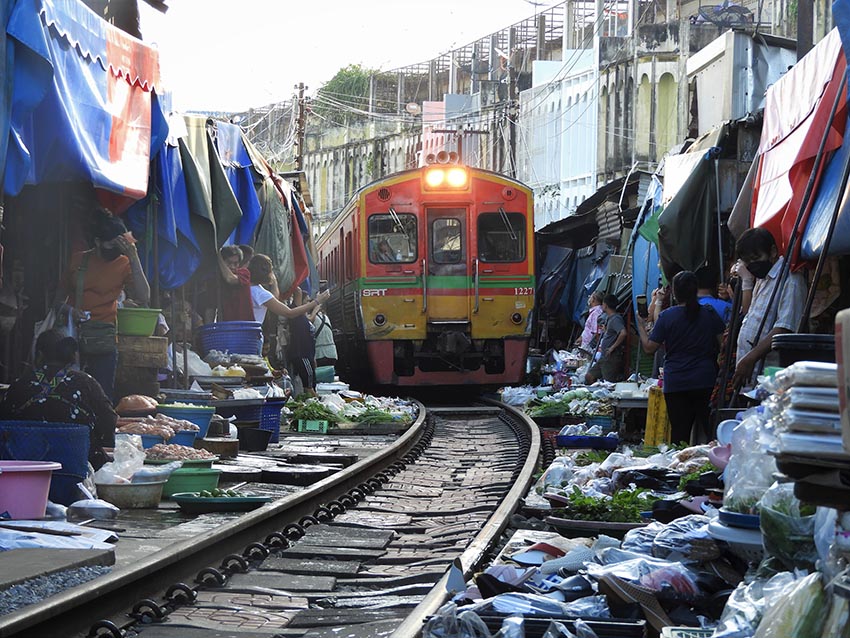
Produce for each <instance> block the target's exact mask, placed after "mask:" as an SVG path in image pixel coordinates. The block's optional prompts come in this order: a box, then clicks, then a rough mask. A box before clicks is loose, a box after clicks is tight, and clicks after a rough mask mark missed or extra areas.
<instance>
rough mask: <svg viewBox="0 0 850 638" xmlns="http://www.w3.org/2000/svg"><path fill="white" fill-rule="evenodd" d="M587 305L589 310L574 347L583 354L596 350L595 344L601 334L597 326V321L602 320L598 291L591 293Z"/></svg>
mask: <svg viewBox="0 0 850 638" xmlns="http://www.w3.org/2000/svg"><path fill="white" fill-rule="evenodd" d="M587 305H588V308H590V310H589V311H588V313H587V320H586V321H585V322H584V330H582V332H581V336H580V337H579V338H578V340H577V341H576V345H577V346H578V347H579V348H581V349H582V350H584V351H585V352H593V351H594V350H596V343H597V341H598V339H599V334H600V333H601V332H602V330H601V328H600V326H599V320H600V319H601V318H602V293H601V292H599V291H598V290H595V291H593V292H592V293H591V294H590V297H588V299H587Z"/></svg>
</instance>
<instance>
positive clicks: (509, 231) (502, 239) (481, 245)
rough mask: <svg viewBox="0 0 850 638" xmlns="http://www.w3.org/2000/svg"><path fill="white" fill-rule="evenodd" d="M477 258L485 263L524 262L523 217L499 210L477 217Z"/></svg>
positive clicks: (520, 214) (519, 214)
mask: <svg viewBox="0 0 850 638" xmlns="http://www.w3.org/2000/svg"><path fill="white" fill-rule="evenodd" d="M478 258H479V259H480V260H481V261H485V262H517V261H524V260H525V216H524V215H523V214H522V213H508V212H505V211H504V210H502V209H500V210H499V212H497V213H482V214H481V215H479V217H478Z"/></svg>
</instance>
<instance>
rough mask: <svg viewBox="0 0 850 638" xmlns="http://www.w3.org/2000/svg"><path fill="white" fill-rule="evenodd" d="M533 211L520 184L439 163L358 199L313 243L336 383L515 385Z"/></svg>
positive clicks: (528, 311) (527, 313)
mask: <svg viewBox="0 0 850 638" xmlns="http://www.w3.org/2000/svg"><path fill="white" fill-rule="evenodd" d="M533 210H534V205H533V199H532V191H531V189H529V188H528V187H527V186H525V185H523V184H521V183H520V182H518V181H516V180H514V179H512V178H509V177H505V176H503V175H499V174H497V173H493V172H491V171H486V170H482V169H477V168H470V167H467V166H462V165H459V164H453V163H448V162H445V163H435V164H431V165H429V166H425V167H422V168H418V169H414V170H408V171H404V172H402V173H397V174H395V175H391V176H388V177H386V178H384V179H381V180H379V181H376V182H373V183H371V184H369V185H368V186H366V187H364V188H363V189H361V190H360V191H359V192H357V193H356V194H355V196H354V197H353V198H352V200H351V201H350V202H349V203H348V204H347V205H346V207H345V209H344V210H343V211H342V212H341V213H340V214H339V216H338V217H337V218H336V219H335V220H334V222H333V223H332V224H331V226H330V228H329V229H328V230H327V231H326V232H325V233H324V234H323V235H322V237H321V238H320V239H319V242H318V244H317V246H318V253H319V271H320V273H321V275H322V278H323V279H327V280H328V284H329V286H330V287H331V298H330V300H329V302H328V314H329V315H330V318H331V323H332V325H333V327H334V333H335V335H336V343H337V349H338V351H339V364H338V367H339V369H340V373H341V374H342V376H343V378H346V379H349V380H362V381H365V380H371V381H372V382H374V383H378V384H390V385H460V384H507V383H513V382H517V381H520V380H521V379H522V376H523V373H524V371H525V362H526V355H527V352H528V340H529V335H530V332H531V325H532V312H533V310H534V290H535V282H534V227H533V224H534V214H533Z"/></svg>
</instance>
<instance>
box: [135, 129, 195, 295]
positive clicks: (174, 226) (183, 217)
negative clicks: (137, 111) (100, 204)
mask: <svg viewBox="0 0 850 638" xmlns="http://www.w3.org/2000/svg"><path fill="white" fill-rule="evenodd" d="M151 170H152V172H153V173H154V178H153V184H154V189H155V192H156V200H157V211H156V214H155V216H154V214H153V211H152V205H151V200H150V198H149V197H148V198H145V199H144V200H142V201H141V202H139V203H137V204H135V205H134V206H133V207H132V208H130V210H129V211H127V214H126V219H127V227H128V228H129V229H130V230H132V231H133V234H134V236H135V237H136V238H138V239H139V240H140V247H139V253H140V255H141V256H142V265H143V266H144V267H145V272H146V274H147V276H148V279H149V280H153V270H154V267H156V268H158V270H159V285H160V287H161V288H163V289H166V290H171V289H174V288H178V287H180V286H182V285H183V284H185V283H186V282H187V281H188V280H189V278H190V277H191V276H192V275H193V274H194V273H195V271H196V270H197V269H198V267H199V266H200V264H201V249H200V246H199V245H198V242H197V241H196V239H195V234H194V232H193V231H192V225H191V222H190V209H189V198H188V193H187V190H186V181H185V178H184V172H183V163H182V159H181V156H180V151H179V149H178V148H177V147H174V146H168V145H166V146H163V148H162V151H161V152H160V153H159V154H158V155H157V156H156V158H155V159H154V162H153V163H152V165H151ZM154 218H155V219H156V222H157V228H156V232H157V234H158V235H159V245H158V253H159V263H158V264H156V265H155V264H154V263H153V246H152V237H150V236H149V232H148V224H149V223H151V225H152V221H153V219H154Z"/></svg>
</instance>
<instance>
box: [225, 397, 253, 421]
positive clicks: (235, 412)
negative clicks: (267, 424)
mask: <svg viewBox="0 0 850 638" xmlns="http://www.w3.org/2000/svg"><path fill="white" fill-rule="evenodd" d="M251 401H252V402H253V401H254V399H251ZM227 403H229V402H228V401H222V405H218V406H216V409H215V411H216V413H217V414H219V415H221V416H223V417H224V418H226V419H229V418H230V417H232V416H233V417H236V420H237V421H260V420H261V419H262V415H263V400H262V399H256V401H255V402H253V403H251V404H249V405H227Z"/></svg>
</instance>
